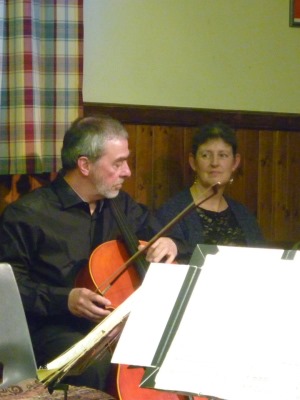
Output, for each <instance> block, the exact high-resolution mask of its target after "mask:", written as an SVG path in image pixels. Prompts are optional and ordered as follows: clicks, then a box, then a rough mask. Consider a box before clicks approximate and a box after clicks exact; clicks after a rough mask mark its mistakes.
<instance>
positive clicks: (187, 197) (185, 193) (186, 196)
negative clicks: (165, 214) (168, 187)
mask: <svg viewBox="0 0 300 400" xmlns="http://www.w3.org/2000/svg"><path fill="white" fill-rule="evenodd" d="M192 201H193V198H192V195H191V192H190V189H189V188H188V187H186V188H184V189H183V190H181V191H180V192H178V193H176V194H175V195H174V196H172V197H170V198H169V199H168V200H166V201H165V202H164V203H163V204H162V205H161V206H160V207H159V210H160V209H164V208H167V207H172V206H177V205H179V206H182V205H183V204H186V205H188V204H189V203H191V202H192Z"/></svg>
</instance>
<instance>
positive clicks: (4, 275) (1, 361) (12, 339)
mask: <svg viewBox="0 0 300 400" xmlns="http://www.w3.org/2000/svg"><path fill="white" fill-rule="evenodd" d="M0 370H2V378H1V373H0V388H5V387H7V386H10V385H14V384H16V383H18V382H20V381H22V380H25V379H29V378H36V377H37V366H36V361H35V357H34V353H33V348H32V343H31V338H30V335H29V330H28V325H27V320H26V316H25V312H24V308H23V304H22V300H21V296H20V293H19V289H18V286H17V282H16V279H15V276H14V273H13V270H12V267H11V266H10V265H9V264H7V263H0Z"/></svg>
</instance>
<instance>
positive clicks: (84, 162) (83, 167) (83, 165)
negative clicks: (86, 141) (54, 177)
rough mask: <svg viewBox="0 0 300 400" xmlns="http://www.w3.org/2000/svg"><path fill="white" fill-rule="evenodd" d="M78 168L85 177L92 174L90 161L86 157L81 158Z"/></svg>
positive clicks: (79, 158) (78, 161)
mask: <svg viewBox="0 0 300 400" xmlns="http://www.w3.org/2000/svg"><path fill="white" fill-rule="evenodd" d="M77 166H78V169H79V171H80V172H81V173H82V175H84V176H88V175H89V172H90V161H89V159H88V158H87V157H86V156H80V157H78V160H77Z"/></svg>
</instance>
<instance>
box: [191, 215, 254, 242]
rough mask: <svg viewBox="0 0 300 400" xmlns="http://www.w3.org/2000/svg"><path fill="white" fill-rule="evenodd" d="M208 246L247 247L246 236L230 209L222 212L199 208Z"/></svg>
mask: <svg viewBox="0 0 300 400" xmlns="http://www.w3.org/2000/svg"><path fill="white" fill-rule="evenodd" d="M197 212H198V215H199V217H200V219H201V221H202V225H203V237H204V243H206V244H219V245H232V246H245V245H246V244H247V242H246V238H245V234H244V232H243V230H242V228H241V227H240V225H239V223H238V221H237V219H236V218H235V215H234V214H233V212H232V211H231V209H230V207H228V208H227V209H226V210H224V211H221V212H215V211H210V210H205V209H203V208H197Z"/></svg>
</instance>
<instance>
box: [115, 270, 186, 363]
mask: <svg viewBox="0 0 300 400" xmlns="http://www.w3.org/2000/svg"><path fill="white" fill-rule="evenodd" d="M188 269H189V266H188V265H179V264H162V263H152V264H151V265H150V267H149V270H148V272H147V275H146V276H147V279H145V280H144V282H143V284H142V286H141V287H140V289H139V290H140V293H139V294H138V296H139V297H138V299H137V301H136V302H135V305H134V307H133V309H132V311H131V314H132V315H130V318H129V320H128V321H127V323H126V325H125V327H124V329H123V331H122V335H121V337H120V339H119V341H118V344H117V347H116V350H115V352H114V354H113V358H112V362H113V363H117V364H122V363H123V364H129V365H135V366H145V367H146V366H151V365H152V359H153V356H154V354H155V351H156V349H157V346H158V344H159V342H160V339H161V336H162V333H163V330H164V328H165V325H166V323H167V321H168V319H169V316H170V313H171V311H172V308H173V305H174V303H175V301H176V299H177V296H178V292H179V290H180V288H181V285H182V283H183V281H184V278H185V276H186V273H187V271H188ZM141 292H142V293H141ZM124 360H126V361H124Z"/></svg>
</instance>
